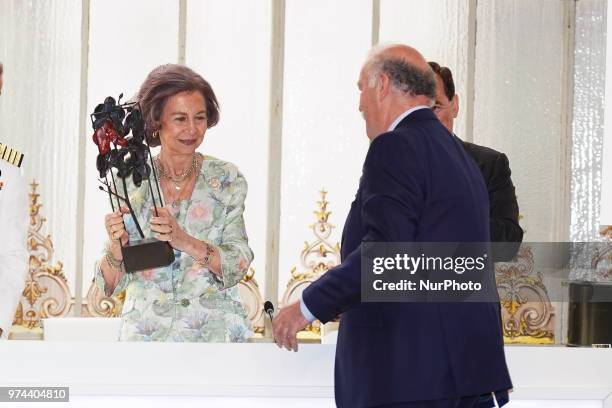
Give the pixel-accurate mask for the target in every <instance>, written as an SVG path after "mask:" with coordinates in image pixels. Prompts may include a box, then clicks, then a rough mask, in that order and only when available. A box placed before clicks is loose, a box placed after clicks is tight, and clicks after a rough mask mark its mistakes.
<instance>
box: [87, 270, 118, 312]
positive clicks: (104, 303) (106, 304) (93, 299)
mask: <svg viewBox="0 0 612 408" xmlns="http://www.w3.org/2000/svg"><path fill="white" fill-rule="evenodd" d="M85 299H86V300H85V302H84V303H83V308H82V309H81V310H82V314H83V316H86V317H118V316H121V309H122V308H123V301H124V300H125V290H124V291H121V293H119V294H118V295H117V296H112V297H110V296H106V295H105V294H104V292H102V291H101V290H100V288H98V285H96V280H95V278H94V279H92V282H91V285H90V286H89V290H88V291H87V296H86V297H85Z"/></svg>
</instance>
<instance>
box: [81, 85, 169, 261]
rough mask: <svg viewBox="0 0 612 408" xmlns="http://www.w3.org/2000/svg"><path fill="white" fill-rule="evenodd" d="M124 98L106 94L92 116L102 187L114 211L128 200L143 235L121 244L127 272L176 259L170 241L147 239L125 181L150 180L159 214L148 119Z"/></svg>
mask: <svg viewBox="0 0 612 408" xmlns="http://www.w3.org/2000/svg"><path fill="white" fill-rule="evenodd" d="M122 97H123V94H121V95H119V98H118V100H117V101H115V99H114V98H113V97H110V96H109V97H107V98H106V99H105V100H104V103H101V104H99V105H98V106H96V108H95V110H94V112H93V113H92V114H91V115H90V117H91V123H92V126H93V129H94V134H93V141H94V143H95V144H96V145H97V146H98V157H97V159H96V168H97V169H98V172H99V174H100V179H99V181H100V183H102V184H103V186H104V187H103V186H99V188H100V190H102V191H105V192H106V193H108V198H109V200H110V203H111V208H112V209H113V211H116V209H118V208H119V207H121V202H122V201H123V202H124V203H125V205H126V206H127V208H128V209H129V211H130V215H131V216H132V219H133V220H134V224H135V225H136V229H137V230H138V233H139V234H140V239H139V240H137V241H136V242H129V243H128V244H127V245H123V244H122V245H121V253H122V254H123V265H124V267H125V271H126V272H128V273H132V272H136V271H140V270H143V269H149V268H158V267H162V266H166V265H170V264H171V263H172V262H173V261H174V251H173V249H172V247H171V246H170V244H168V243H167V242H164V241H159V240H157V239H155V238H145V236H144V234H143V232H142V228H141V227H140V223H139V222H138V217H136V214H135V213H134V210H133V208H132V203H130V198H129V196H128V193H127V191H128V189H127V182H126V179H127V178H128V177H131V178H132V181H133V183H134V185H135V186H136V187H141V185H142V183H143V181H146V182H147V183H148V188H149V192H150V194H151V197H152V199H153V211H154V212H155V214H156V215H157V208H158V206H163V203H162V202H161V197H162V195H161V192H160V190H159V184H158V182H157V175H156V173H155V166H152V165H151V164H152V162H153V157H152V155H151V148H150V147H149V145H148V144H147V143H146V137H145V122H144V120H143V118H142V114H141V110H140V105H139V104H138V103H137V102H128V103H123V104H122V103H121V98H122ZM149 163H151V164H149ZM109 177H110V182H109ZM151 178H153V182H151ZM117 179H118V181H119V182H120V183H121V184H122V186H123V191H124V192H125V196H122V195H121V194H120V193H119V191H118V190H117ZM153 184H155V187H156V189H157V193H158V196H159V198H160V203H159V204H158V203H157V202H156V200H155V194H153ZM113 199H114V200H113Z"/></svg>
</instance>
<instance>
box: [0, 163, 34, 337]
mask: <svg viewBox="0 0 612 408" xmlns="http://www.w3.org/2000/svg"><path fill="white" fill-rule="evenodd" d="M0 171H1V172H2V173H1V174H0V183H1V184H2V189H1V190H0V329H2V331H3V333H2V337H1V338H2V339H7V338H8V334H9V331H10V329H11V325H12V324H13V318H14V316H15V311H16V309H17V304H18V303H19V300H20V298H21V292H22V291H23V288H24V286H25V278H26V275H27V271H28V251H27V247H26V239H27V232H28V193H27V185H26V181H25V179H24V178H23V176H22V175H21V172H20V170H19V168H17V167H15V166H14V165H12V164H9V163H7V162H6V161H4V160H0Z"/></svg>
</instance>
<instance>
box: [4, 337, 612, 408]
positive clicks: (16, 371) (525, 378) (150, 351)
mask: <svg viewBox="0 0 612 408" xmlns="http://www.w3.org/2000/svg"><path fill="white" fill-rule="evenodd" d="M506 355H507V358H508V364H509V366H510V373H511V375H512V379H513V382H514V386H515V390H514V392H513V393H512V394H511V399H512V401H513V402H511V404H509V405H508V406H509V407H511V408H527V407H529V408H531V407H533V408H535V407H538V408H543V407H555V408H578V407H585V408H587V407H588V408H591V407H605V408H611V407H612V397H610V395H611V394H612V350H611V349H577V348H565V347H523V346H509V347H506ZM127 362H129V364H128V363H127ZM333 362H334V346H333V345H314V344H304V345H300V351H299V352H298V353H290V352H287V351H284V350H279V349H278V348H277V347H276V346H275V345H274V344H194V343H120V342H48V341H5V342H1V343H0V364H1V367H2V369H1V370H0V386H19V385H21V386H69V387H70V396H71V403H70V404H64V405H60V404H54V406H71V407H72V406H84V405H87V406H89V407H97V406H100V407H102V406H121V405H126V406H127V405H128V404H129V405H130V406H139V403H142V406H147V407H158V406H185V407H191V406H194V407H196V406H205V407H241V408H245V407H264V406H265V407H266V408H272V407H287V406H292V407H297V408H301V407H333V406H334V404H333ZM178 396H180V398H179V399H178V400H176V398H177V397H178ZM553 400H558V401H553ZM172 401H175V402H172ZM547 401H548V402H547ZM245 403H246V405H245ZM1 406H2V404H0V407H1ZM18 406H19V407H27V406H28V405H27V404H26V403H20V404H19V405H18ZM31 406H36V407H40V405H38V403H36V404H32V405H31Z"/></svg>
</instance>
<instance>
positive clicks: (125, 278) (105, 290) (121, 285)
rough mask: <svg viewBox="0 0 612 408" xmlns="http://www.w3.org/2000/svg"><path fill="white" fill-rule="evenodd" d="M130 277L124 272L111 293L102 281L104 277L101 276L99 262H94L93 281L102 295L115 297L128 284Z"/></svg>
mask: <svg viewBox="0 0 612 408" xmlns="http://www.w3.org/2000/svg"><path fill="white" fill-rule="evenodd" d="M102 256H104V252H103V253H102V255H100V257H102ZM130 276H131V275H130V274H129V273H125V272H124V273H123V276H122V277H121V279H120V280H119V282H118V283H117V286H116V287H115V290H113V292H112V293H111V292H110V288H109V287H107V286H106V282H105V281H104V275H102V268H100V260H98V261H96V263H95V264H94V281H95V282H96V286H98V288H99V289H100V290H101V291H102V293H104V294H105V295H106V296H108V297H113V296H117V295H118V294H119V293H121V292H122V291H123V290H124V289H125V288H126V287H127V286H128V284H129V283H130Z"/></svg>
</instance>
